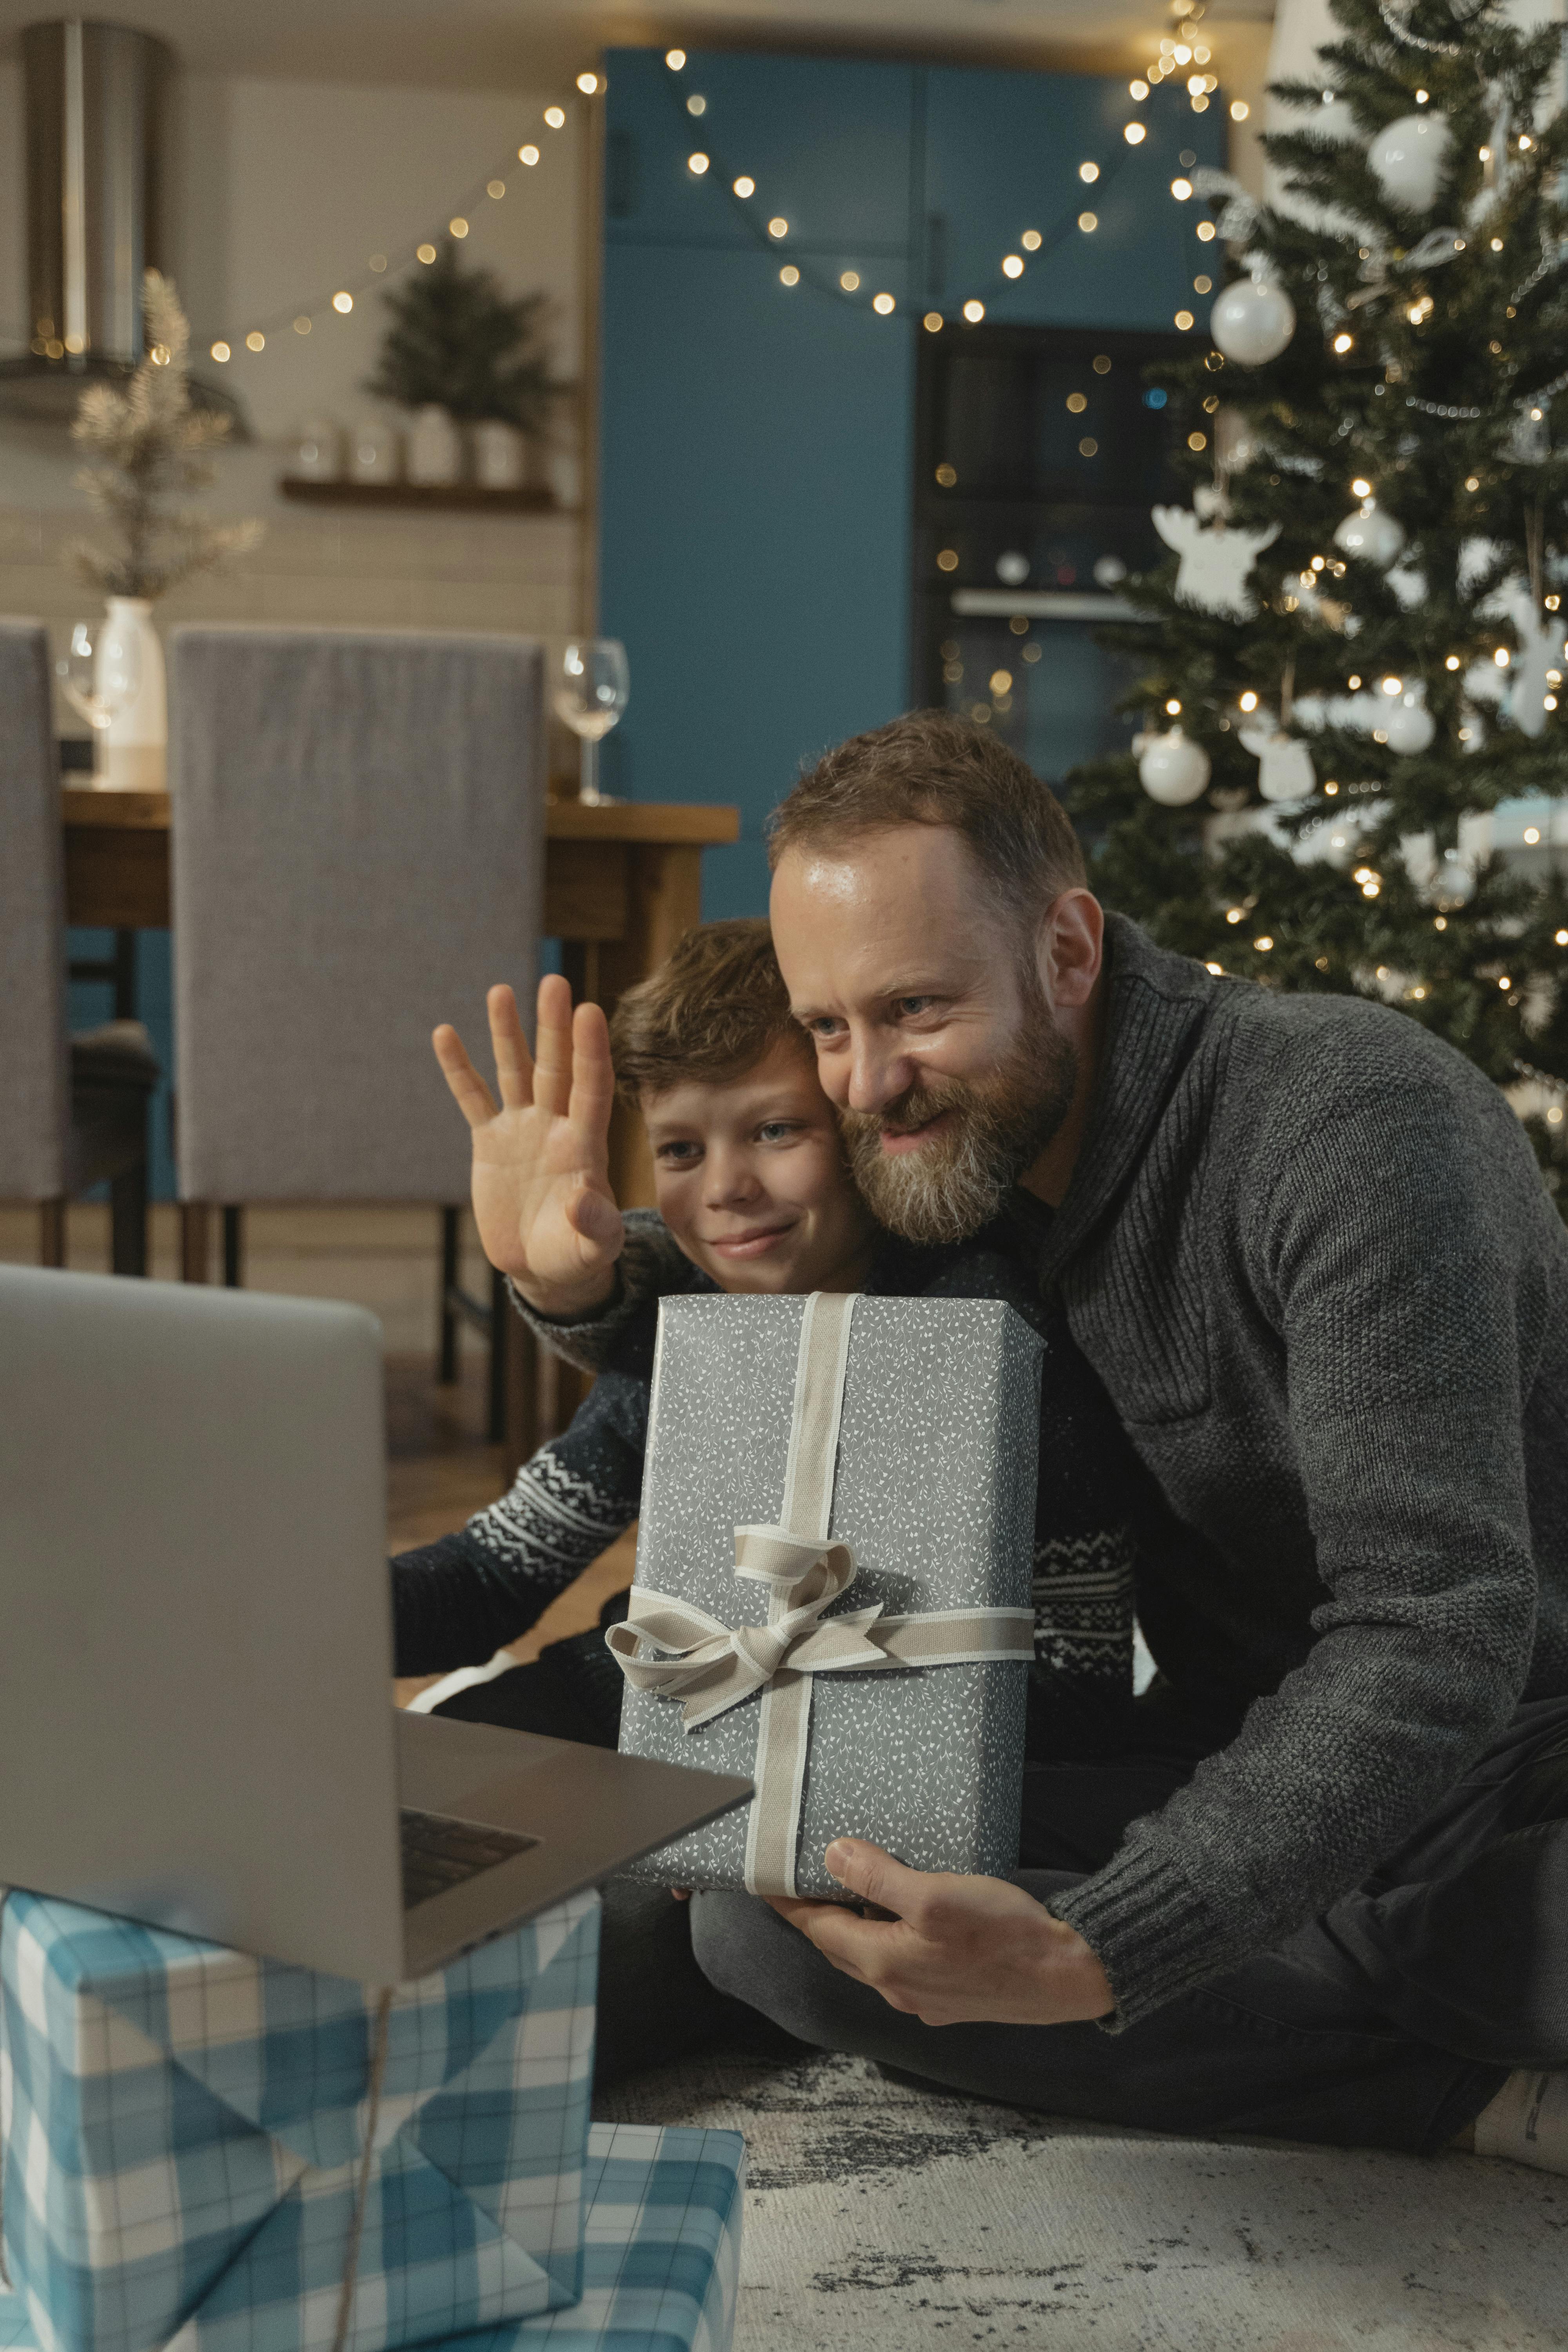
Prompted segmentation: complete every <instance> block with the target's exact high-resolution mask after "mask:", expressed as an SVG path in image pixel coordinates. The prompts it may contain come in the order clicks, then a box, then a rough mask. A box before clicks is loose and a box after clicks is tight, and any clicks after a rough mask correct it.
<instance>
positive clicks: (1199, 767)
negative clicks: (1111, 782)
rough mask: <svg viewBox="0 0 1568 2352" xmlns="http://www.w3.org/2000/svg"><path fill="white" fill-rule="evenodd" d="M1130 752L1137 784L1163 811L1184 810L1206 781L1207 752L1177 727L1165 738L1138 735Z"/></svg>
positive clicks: (1207, 773)
mask: <svg viewBox="0 0 1568 2352" xmlns="http://www.w3.org/2000/svg"><path fill="white" fill-rule="evenodd" d="M1132 749H1133V750H1134V751H1136V752H1137V754H1138V781H1139V782H1140V783H1141V784H1142V787H1143V789H1144V791H1145V792H1146V793H1148V795H1149V797H1150V799H1151V800H1152V801H1159V802H1161V803H1163V806H1164V807H1166V808H1184V807H1185V806H1186V803H1188V802H1189V801H1195V800H1196V799H1197V797H1198V794H1199V793H1201V792H1202V791H1203V789H1204V786H1205V784H1206V783H1207V782H1208V780H1209V755H1208V753H1207V752H1206V751H1205V750H1204V747H1203V745H1202V744H1201V743H1194V741H1193V740H1192V739H1191V737H1190V736H1187V735H1184V734H1183V732H1182V730H1181V729H1180V728H1179V727H1173V728H1172V730H1171V731H1170V733H1169V734H1168V735H1140V736H1137V737H1136V738H1135V739H1134V741H1133V745H1132Z"/></svg>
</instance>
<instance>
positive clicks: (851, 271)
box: [664, 0, 1251, 334]
mask: <svg viewBox="0 0 1568 2352" xmlns="http://www.w3.org/2000/svg"><path fill="white" fill-rule="evenodd" d="M1204 15H1205V0H1194V5H1190V6H1189V5H1182V0H1178V5H1176V7H1175V8H1174V9H1173V19H1174V30H1173V32H1172V33H1171V34H1169V35H1168V36H1166V37H1163V39H1162V40H1161V41H1160V42H1159V45H1158V52H1157V54H1156V55H1155V56H1154V57H1153V58H1152V59H1151V61H1150V63H1149V65H1148V66H1147V67H1146V68H1144V71H1143V72H1142V74H1139V75H1135V76H1134V77H1133V79H1131V81H1130V82H1129V83H1128V85H1127V90H1128V96H1129V98H1130V99H1131V100H1132V103H1133V105H1134V106H1141V105H1142V103H1143V101H1144V100H1146V99H1148V98H1149V96H1150V95H1151V93H1152V91H1153V90H1154V89H1158V88H1159V87H1160V85H1161V83H1162V82H1164V81H1167V80H1169V79H1172V78H1173V76H1175V75H1178V74H1181V73H1182V72H1184V70H1185V69H1186V68H1189V67H1191V68H1193V70H1192V71H1191V72H1190V73H1187V76H1186V91H1187V99H1188V103H1189V105H1190V106H1191V108H1192V110H1193V112H1194V114H1203V113H1205V112H1206V111H1207V110H1208V107H1209V104H1210V101H1211V99H1212V98H1213V96H1214V94H1215V91H1216V90H1217V89H1218V88H1219V79H1218V76H1217V75H1215V74H1214V73H1212V72H1210V71H1209V70H1208V68H1209V64H1210V59H1211V52H1210V50H1209V48H1208V47H1207V45H1206V44H1205V41H1204V40H1203V37H1202V35H1201V31H1200V20H1201V18H1202V17H1203V16H1204ZM664 62H665V65H666V67H667V68H668V72H669V75H670V85H671V93H672V97H673V99H674V102H675V106H676V109H677V111H678V113H679V114H681V115H683V116H684V117H685V118H686V120H685V121H684V122H683V126H682V127H683V128H684V129H685V130H686V131H688V133H690V132H691V131H693V130H694V129H695V126H696V125H698V124H701V125H702V129H701V130H700V131H697V132H696V135H697V137H698V138H699V139H702V138H704V135H705V133H706V131H707V128H708V126H707V121H706V118H707V116H708V113H709V110H710V100H709V99H708V97H707V95H706V94H705V93H704V92H703V91H701V90H698V89H693V90H691V91H689V92H688V93H686V94H684V95H683V94H682V89H681V78H682V77H683V76H684V74H685V71H686V68H687V66H688V64H689V57H688V54H687V52H686V50H684V49H681V48H671V49H667V50H666V52H665V58H664ZM1250 111H1251V110H1250V108H1249V107H1248V105H1247V101H1246V100H1245V99H1237V100H1233V101H1232V103H1231V106H1230V117H1231V120H1232V121H1234V122H1245V121H1247V118H1248V115H1249V113H1250ZM1148 136H1149V131H1148V125H1147V123H1146V122H1144V121H1142V119H1141V118H1140V117H1139V116H1137V115H1136V114H1134V115H1132V116H1131V117H1130V118H1129V119H1128V121H1126V122H1124V123H1123V125H1122V128H1121V145H1120V146H1119V147H1117V148H1115V149H1113V150H1112V152H1110V155H1108V156H1099V157H1094V156H1090V157H1086V158H1085V159H1084V161H1083V162H1082V163H1079V166H1078V177H1079V183H1080V194H1079V196H1078V197H1076V198H1075V199H1074V200H1073V202H1072V203H1070V204H1069V205H1067V206H1066V207H1065V208H1064V209H1063V210H1062V212H1061V213H1060V215H1058V218H1057V219H1056V220H1055V221H1054V222H1052V224H1051V225H1050V226H1048V227H1047V228H1043V229H1042V228H1036V227H1026V228H1024V229H1022V230H1021V231H1020V233H1019V236H1018V239H1017V247H1018V249H1017V250H1016V251H1013V252H1009V253H1005V254H1003V255H1002V257H1001V258H1000V260H999V262H998V264H997V268H996V270H995V272H994V276H993V278H991V280H990V281H989V283H987V284H986V285H984V286H982V287H976V288H974V289H972V290H971V291H970V293H969V294H968V295H966V296H965V298H964V299H963V301H962V302H961V303H959V304H958V306H957V309H956V313H955V315H956V316H957V317H958V318H960V319H962V320H963V322H964V324H965V325H967V326H978V325H979V323H980V321H981V320H983V319H984V317H985V315H986V310H987V307H988V305H989V304H990V303H991V302H992V301H994V299H995V298H996V296H997V294H998V293H999V292H1005V289H1006V288H1007V286H1008V285H1009V284H1010V283H1016V280H1017V279H1018V278H1022V277H1023V275H1024V273H1025V271H1026V269H1027V268H1029V267H1030V266H1031V264H1032V263H1038V262H1041V261H1043V260H1045V259H1047V258H1048V257H1049V256H1050V255H1051V254H1052V253H1053V252H1055V251H1056V250H1057V249H1058V247H1060V246H1061V245H1062V244H1064V243H1065V242H1066V241H1068V239H1070V237H1071V236H1072V234H1073V232H1074V230H1075V229H1076V230H1077V231H1078V233H1079V235H1080V236H1093V235H1094V233H1095V231H1096V230H1097V229H1098V228H1099V226H1100V215H1099V213H1098V212H1097V211H1095V210H1094V209H1093V208H1092V206H1090V205H1083V206H1082V209H1079V206H1080V205H1082V198H1083V194H1085V193H1087V191H1088V189H1089V188H1094V189H1095V191H1096V199H1095V201H1096V202H1097V203H1102V202H1103V200H1104V195H1105V193H1106V192H1108V191H1109V189H1110V187H1111V186H1113V185H1114V184H1115V182H1116V180H1117V179H1118V178H1119V177H1120V176H1121V173H1122V172H1123V170H1125V168H1126V167H1127V166H1128V164H1129V163H1131V161H1132V160H1133V158H1134V157H1135V156H1136V154H1137V152H1138V150H1139V149H1140V148H1142V146H1144V144H1145V142H1147V139H1148ZM735 160H736V159H735V158H733V157H731V158H730V159H729V161H728V162H727V163H725V162H721V159H720V157H719V154H718V152H717V149H716V145H715V144H714V143H713V142H708V143H705V144H701V145H698V146H694V147H693V148H692V149H691V150H690V152H689V153H688V155H687V158H686V169H687V172H688V173H689V175H690V177H691V178H692V179H694V180H699V181H706V182H709V183H710V184H713V185H716V186H720V187H722V188H723V189H724V191H725V194H726V195H727V197H728V199H729V202H730V205H731V209H732V211H733V212H734V214H735V215H736V216H737V217H738V218H739V220H740V221H741V222H742V225H743V226H744V227H745V228H746V230H747V231H748V233H749V234H750V236H751V237H752V242H753V244H755V245H756V246H757V247H758V248H759V249H763V250H774V251H776V250H777V249H779V248H780V247H784V248H785V249H786V250H787V247H788V240H789V237H790V236H791V234H792V224H791V222H790V221H789V219H788V218H787V216H786V215H784V214H782V213H779V212H774V211H772V210H770V208H769V206H768V203H767V200H766V197H765V194H764V193H763V190H762V189H760V188H759V186H758V184H757V181H756V179H755V178H754V176H753V175H752V173H750V172H745V171H741V172H737V171H735V170H734V169H733V164H734V162H735ZM1195 161H1196V158H1195V156H1191V155H1187V154H1184V156H1183V158H1182V162H1183V166H1184V169H1190V168H1191V165H1192V164H1193V163H1195ZM1171 194H1172V196H1173V198H1174V199H1175V200H1176V202H1178V203H1185V202H1186V200H1187V199H1188V198H1189V197H1190V196H1191V195H1192V194H1193V186H1192V183H1191V182H1190V181H1189V180H1187V179H1185V178H1184V177H1180V176H1178V177H1177V178H1175V179H1173V181H1172V182H1171ZM1197 234H1198V236H1199V237H1200V238H1201V239H1203V241H1204V242H1205V243H1208V242H1210V241H1212V239H1213V238H1214V236H1215V234H1216V231H1215V225H1214V223H1213V222H1212V221H1209V220H1205V221H1202V222H1200V223H1199V225H1198V231H1197ZM778 276H779V283H780V285H781V286H783V287H784V288H785V289H791V290H793V289H795V288H796V287H805V289H807V290H808V291H810V292H813V293H816V294H817V295H819V296H821V297H822V298H823V299H826V300H829V301H837V302H841V303H847V304H850V305H852V306H853V307H855V308H856V309H858V310H870V311H871V313H872V314H873V315H874V316H876V317H878V318H883V319H890V318H891V317H892V316H893V315H894V313H895V312H896V311H897V310H898V308H899V302H898V298H897V296H896V295H894V294H893V293H891V292H890V291H889V289H887V288H886V287H878V286H876V285H875V281H874V279H873V280H870V281H869V282H868V278H866V276H865V275H863V273H862V272H861V271H860V270H858V269H855V268H847V269H843V270H840V271H839V272H837V275H834V274H833V273H832V271H831V270H830V269H829V270H826V271H824V270H823V269H821V268H814V267H813V266H812V265H811V263H810V261H809V260H795V259H793V258H792V259H788V260H785V261H784V263H783V264H782V265H781V267H780V269H779V273H778ZM1213 290H1214V285H1213V280H1212V279H1210V278H1206V277H1204V276H1200V277H1199V278H1195V279H1194V291H1195V292H1197V293H1199V294H1209V293H1212V292H1213ZM921 323H922V325H923V326H924V327H925V328H926V330H927V331H928V332H929V333H931V334H937V333H940V332H941V331H942V328H943V327H945V326H946V325H947V324H948V323H949V314H948V312H947V311H945V310H942V309H941V308H935V309H929V310H926V311H925V313H924V315H923V318H922V320H921ZM1174 323H1175V325H1176V327H1177V328H1178V329H1179V330H1180V331H1182V332H1184V333H1185V332H1187V331H1189V330H1190V329H1192V328H1193V327H1194V326H1195V325H1196V323H1197V320H1196V317H1195V315H1194V312H1193V311H1191V310H1186V309H1182V310H1177V312H1176V313H1175V320H1174Z"/></svg>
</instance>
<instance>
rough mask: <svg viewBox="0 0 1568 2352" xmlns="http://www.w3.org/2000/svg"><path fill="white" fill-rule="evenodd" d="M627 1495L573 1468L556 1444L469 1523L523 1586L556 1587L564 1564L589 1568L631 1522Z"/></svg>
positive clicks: (528, 1464)
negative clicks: (627, 1512)
mask: <svg viewBox="0 0 1568 2352" xmlns="http://www.w3.org/2000/svg"><path fill="white" fill-rule="evenodd" d="M629 1525H630V1521H629V1520H628V1519H627V1517H626V1496H625V1495H624V1494H621V1493H618V1492H615V1491H607V1490H606V1489H605V1487H604V1486H600V1485H599V1484H598V1483H597V1482H596V1481H595V1479H594V1478H592V1477H588V1476H585V1475H584V1474H583V1473H582V1472H580V1471H577V1470H574V1468H573V1467H572V1464H571V1462H570V1460H569V1459H567V1458H566V1457H565V1456H564V1455H563V1454H562V1452H561V1450H560V1448H559V1446H557V1445H544V1446H542V1447H541V1448H540V1450H539V1452H538V1453H537V1454H535V1455H534V1457H533V1459H532V1461H531V1462H526V1463H524V1465H523V1466H522V1468H521V1471H520V1472H519V1474H518V1476H517V1479H516V1482H515V1484H514V1485H513V1486H512V1487H511V1488H510V1491H509V1492H508V1493H507V1494H505V1495H503V1496H501V1498H500V1502H499V1503H492V1504H491V1505H490V1507H489V1509H488V1510H484V1511H480V1512H479V1514H478V1516H477V1517H474V1518H472V1519H470V1520H469V1522H468V1532H469V1534H470V1535H471V1536H472V1537H473V1538H474V1540H475V1541H476V1543H481V1544H483V1545H484V1547H485V1549H486V1550H487V1551H491V1552H494V1554H495V1556H496V1558H497V1559H499V1560H501V1561H503V1562H504V1563H505V1565H506V1566H507V1567H508V1568H509V1569H510V1570H511V1572H512V1574H513V1575H514V1576H515V1577H516V1578H517V1580H518V1581H519V1582H520V1583H521V1584H523V1585H529V1584H544V1585H551V1586H553V1585H554V1584H555V1582H556V1581H557V1580H558V1579H559V1576H560V1572H561V1570H562V1569H563V1568H565V1567H567V1566H569V1565H570V1566H573V1568H574V1572H575V1569H576V1568H583V1567H586V1565H587V1563H588V1561H589V1560H591V1559H597V1558H598V1556H599V1554H600V1553H601V1552H602V1551H603V1550H604V1549H605V1547H606V1545H609V1544H612V1543H614V1541H615V1539H616V1537H617V1536H618V1535H619V1534H620V1533H621V1531H622V1529H623V1528H626V1527H628V1526H629Z"/></svg>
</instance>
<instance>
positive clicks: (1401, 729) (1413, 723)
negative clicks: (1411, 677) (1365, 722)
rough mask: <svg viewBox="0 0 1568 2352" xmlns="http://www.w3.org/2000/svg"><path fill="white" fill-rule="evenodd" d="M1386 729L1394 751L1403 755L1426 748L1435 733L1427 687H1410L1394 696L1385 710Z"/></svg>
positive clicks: (1403, 756) (1408, 755) (1406, 755)
mask: <svg viewBox="0 0 1568 2352" xmlns="http://www.w3.org/2000/svg"><path fill="white" fill-rule="evenodd" d="M1383 731H1384V736H1385V737H1386V739H1387V741H1388V748H1389V750H1390V751H1397V752H1398V753H1399V754H1400V756H1401V757H1402V758H1404V759H1408V758H1409V757H1410V755H1411V754H1412V753H1413V752H1415V751H1426V750H1428V749H1429V748H1430V746H1431V742H1432V738H1433V737H1434V736H1435V735H1436V732H1437V728H1436V721H1435V720H1434V719H1433V717H1432V713H1431V712H1430V711H1429V710H1428V709H1427V708H1426V695H1425V690H1424V689H1423V688H1420V687H1410V688H1407V689H1406V690H1405V693H1404V694H1401V695H1399V696H1397V697H1396V698H1395V699H1394V702H1393V703H1392V704H1391V705H1390V707H1389V708H1388V709H1386V710H1385V711H1384V716H1383Z"/></svg>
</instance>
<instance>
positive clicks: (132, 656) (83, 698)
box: [55, 620, 142, 776]
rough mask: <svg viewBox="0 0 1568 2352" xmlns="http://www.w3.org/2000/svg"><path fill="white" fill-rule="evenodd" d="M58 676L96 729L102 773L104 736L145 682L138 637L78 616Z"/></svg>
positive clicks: (97, 765) (96, 765)
mask: <svg viewBox="0 0 1568 2352" xmlns="http://www.w3.org/2000/svg"><path fill="white" fill-rule="evenodd" d="M55 676H56V677H58V679H59V682H60V685H61V688H63V690H64V693H65V697H66V700H67V701H68V703H69V704H70V706H71V708H72V709H74V710H76V711H78V712H79V713H80V715H81V717H82V718H83V719H86V720H87V723H88V725H89V727H90V728H91V729H92V732H93V772H94V773H95V774H96V775H99V776H101V774H102V773H103V766H104V761H103V747H104V739H105V737H106V736H107V734H108V732H109V730H110V727H111V726H112V724H113V722H114V720H115V719H118V717H119V716H120V713H121V711H122V710H123V709H126V707H127V706H128V705H129V704H130V703H132V702H134V701H135V699H136V689H137V688H138V687H139V686H140V684H141V682H142V656H141V649H140V647H139V646H138V645H137V643H136V640H135V638H134V637H133V636H132V635H130V634H129V633H128V632H127V631H125V630H123V629H121V628H117V627H116V626H115V625H113V623H112V622H110V621H108V620H101V621H73V622H72V623H71V633H70V640H69V643H68V646H67V647H66V650H65V652H64V653H63V654H61V656H60V657H59V659H58V661H57V662H56V664H55Z"/></svg>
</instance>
